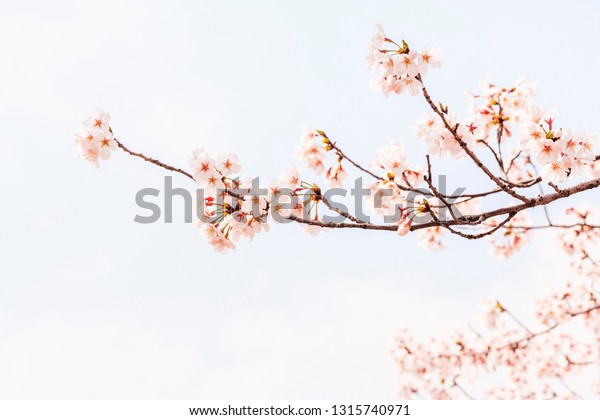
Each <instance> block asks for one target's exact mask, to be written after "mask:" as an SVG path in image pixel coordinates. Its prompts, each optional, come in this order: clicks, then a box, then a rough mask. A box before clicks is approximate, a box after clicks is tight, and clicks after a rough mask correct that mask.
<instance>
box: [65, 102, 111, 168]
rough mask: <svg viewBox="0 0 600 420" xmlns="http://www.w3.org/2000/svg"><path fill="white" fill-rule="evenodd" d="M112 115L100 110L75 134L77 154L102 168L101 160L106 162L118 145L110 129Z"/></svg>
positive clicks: (85, 121) (86, 120)
mask: <svg viewBox="0 0 600 420" xmlns="http://www.w3.org/2000/svg"><path fill="white" fill-rule="evenodd" d="M109 124H110V115H109V114H107V113H106V112H104V111H103V110H102V109H100V108H98V109H97V110H96V113H95V114H94V115H93V116H91V117H89V118H87V119H85V120H84V121H83V128H82V129H81V130H79V131H78V132H76V133H75V134H74V138H75V148H76V150H77V154H78V155H79V156H80V157H81V158H82V159H84V160H87V161H88V162H90V163H91V164H92V165H93V166H94V167H95V168H99V167H100V159H102V160H106V159H108V158H109V157H110V154H111V151H113V150H116V149H117V147H118V145H117V142H116V140H115V137H114V136H113V133H112V130H111V129H110V126H109Z"/></svg>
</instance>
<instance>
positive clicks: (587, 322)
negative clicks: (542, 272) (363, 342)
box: [393, 282, 600, 399]
mask: <svg viewBox="0 0 600 420" xmlns="http://www.w3.org/2000/svg"><path fill="white" fill-rule="evenodd" d="M599 299H600V296H599V295H598V294H597V292H595V291H594V290H593V289H590V288H589V287H588V286H586V285H584V284H582V283H575V282H570V283H568V284H567V285H566V286H565V287H564V288H561V289H559V290H553V291H551V292H550V293H548V294H547V295H546V296H545V297H544V298H543V299H540V300H539V301H538V303H537V305H536V308H535V311H534V312H535V316H536V318H537V319H538V320H539V322H540V325H541V326H540V327H539V330H534V331H532V330H530V329H529V328H528V327H527V326H525V325H524V324H523V323H522V322H521V321H519V320H518V319H517V318H516V317H515V316H514V315H513V314H512V313H511V312H510V311H508V310H507V309H506V308H504V307H503V306H502V304H500V303H499V302H495V301H490V302H488V303H487V306H486V308H485V314H484V319H483V321H484V322H485V325H486V333H485V334H483V333H480V332H473V331H472V330H471V331H464V332H463V331H454V332H452V333H451V334H450V335H449V336H448V337H447V338H444V339H442V340H440V339H432V340H431V341H425V342H422V341H417V340H415V339H414V338H413V337H412V336H411V334H410V333H409V332H408V331H406V330H404V331H402V332H400V333H399V334H398V338H397V341H396V346H395V349H394V352H393V354H394V358H395V360H396V362H397V365H398V367H399V369H400V372H401V373H402V374H401V380H402V383H401V393H402V397H408V398H410V397H419V398H434V399H448V398H481V397H487V398H494V399H541V398H544V399H549V398H554V399H573V398H578V397H579V394H578V393H577V392H576V391H575V390H573V389H572V388H571V387H570V386H569V385H568V381H569V378H571V377H577V376H578V375H579V374H580V373H581V372H582V370H583V368H584V367H585V366H589V365H590V364H596V363H599V362H600V348H599V347H598V346H597V343H598V342H600V307H599V306H598V304H599V303H600V300H599ZM576 321H579V323H578V325H571V324H573V323H576ZM580 329H585V330H587V332H588V334H587V336H588V339H587V340H582V339H581V336H580V334H579V332H580ZM576 332H577V333H578V334H575V333H576ZM490 381H492V382H493V383H495V386H494V387H493V388H488V389H487V390H486V391H485V394H484V395H482V394H474V393H473V392H472V391H471V390H472V389H481V388H482V384H485V383H486V382H487V383H489V382H490Z"/></svg>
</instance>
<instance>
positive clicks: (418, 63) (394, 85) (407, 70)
mask: <svg viewBox="0 0 600 420" xmlns="http://www.w3.org/2000/svg"><path fill="white" fill-rule="evenodd" d="M438 54H439V49H438V48H435V47H425V48H423V50H422V51H421V53H418V52H416V51H414V50H411V49H410V48H409V46H408V44H407V43H406V42H404V41H402V45H400V44H397V43H396V42H394V41H393V40H391V39H389V38H388V37H387V36H386V34H385V31H384V30H383V27H382V26H381V25H379V24H378V25H377V33H376V34H375V35H374V36H373V38H372V39H371V45H370V50H369V55H368V56H367V63H368V66H369V68H372V69H377V70H379V73H380V74H379V76H378V77H377V78H375V79H373V80H371V87H372V88H373V90H376V91H380V92H381V93H383V94H384V95H385V96H386V97H388V96H389V95H390V93H396V94H401V93H402V92H408V93H410V94H411V95H412V96H415V95H418V94H419V92H420V90H421V87H422V83H421V80H420V78H421V77H422V76H424V75H425V74H427V71H428V69H429V67H430V66H431V67H434V68H438V67H441V65H442V61H441V60H440V59H439V58H438V57H437V55H438Z"/></svg>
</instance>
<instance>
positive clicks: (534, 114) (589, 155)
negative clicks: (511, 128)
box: [521, 107, 596, 182]
mask: <svg viewBox="0 0 600 420" xmlns="http://www.w3.org/2000/svg"><path fill="white" fill-rule="evenodd" d="M595 143H596V136H595V135H594V134H588V133H585V132H583V131H575V132H574V131H572V130H569V129H566V130H562V129H561V128H558V127H557V126H556V123H555V119H554V112H548V111H544V110H541V109H540V108H537V107H532V108H531V110H530V112H529V115H528V116H527V117H526V120H525V121H524V124H523V127H522V138H521V144H522V146H523V148H524V149H526V150H529V151H532V152H534V153H535V155H536V161H537V163H539V164H540V165H542V179H543V180H544V181H547V182H565V181H566V180H567V178H569V177H575V176H579V175H581V174H582V173H583V172H584V169H585V167H586V166H587V165H589V164H591V163H593V162H594V161H595V154H594V145H595Z"/></svg>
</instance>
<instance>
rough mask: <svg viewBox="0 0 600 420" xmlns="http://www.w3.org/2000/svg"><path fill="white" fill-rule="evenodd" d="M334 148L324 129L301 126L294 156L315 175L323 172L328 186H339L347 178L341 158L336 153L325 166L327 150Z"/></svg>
mask: <svg viewBox="0 0 600 420" xmlns="http://www.w3.org/2000/svg"><path fill="white" fill-rule="evenodd" d="M332 150H334V147H333V144H332V143H331V141H330V140H329V138H328V137H327V135H326V134H325V132H324V131H321V130H313V129H310V128H308V127H306V126H304V127H303V131H302V135H301V136H300V144H299V145H298V146H297V147H296V157H297V158H298V159H299V160H301V161H303V162H304V163H305V164H306V166H307V168H308V169H310V170H312V171H313V172H314V173H315V174H316V175H321V174H322V173H323V172H325V182H326V184H327V186H328V187H329V188H336V187H341V186H342V185H343V184H344V181H346V180H347V179H348V173H347V172H346V170H345V169H344V166H343V165H342V161H343V158H342V157H341V156H340V155H339V153H336V154H335V155H336V159H335V161H334V162H333V163H332V164H331V165H328V166H327V169H325V168H326V157H327V152H330V151H332Z"/></svg>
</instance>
